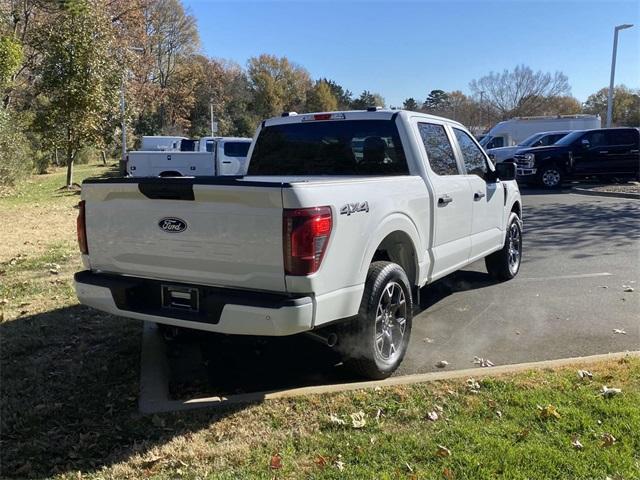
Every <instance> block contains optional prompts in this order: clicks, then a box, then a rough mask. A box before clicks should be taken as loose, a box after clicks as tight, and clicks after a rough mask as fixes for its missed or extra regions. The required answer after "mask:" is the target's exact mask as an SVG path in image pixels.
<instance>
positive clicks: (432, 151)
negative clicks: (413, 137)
mask: <svg viewBox="0 0 640 480" xmlns="http://www.w3.org/2000/svg"><path fill="white" fill-rule="evenodd" d="M418 130H419V131H420V137H422V143H424V149H425V150H426V151H427V157H428V159H429V165H430V166H431V170H433V172H434V173H435V174H437V175H459V174H460V172H459V171H458V164H457V163H456V157H455V155H454V154H453V148H452V147H451V142H449V137H447V132H446V131H445V130H444V126H442V125H436V124H434V123H418Z"/></svg>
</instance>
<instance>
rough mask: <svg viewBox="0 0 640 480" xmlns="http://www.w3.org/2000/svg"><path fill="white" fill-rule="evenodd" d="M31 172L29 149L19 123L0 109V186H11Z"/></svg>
mask: <svg viewBox="0 0 640 480" xmlns="http://www.w3.org/2000/svg"><path fill="white" fill-rule="evenodd" d="M32 170H33V160H32V156H31V149H30V148H29V142H28V140H27V137H26V136H25V135H24V133H23V132H22V129H21V126H20V122H19V121H18V119H17V118H15V115H13V114H11V113H10V112H8V111H7V110H3V109H1V108H0V185H13V184H14V183H15V182H16V180H18V179H19V178H21V177H23V176H25V175H28V174H29V173H31V171H32Z"/></svg>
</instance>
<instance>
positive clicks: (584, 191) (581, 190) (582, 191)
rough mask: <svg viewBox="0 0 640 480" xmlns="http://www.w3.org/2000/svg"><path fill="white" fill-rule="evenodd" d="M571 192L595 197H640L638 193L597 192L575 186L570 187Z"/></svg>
mask: <svg viewBox="0 0 640 480" xmlns="http://www.w3.org/2000/svg"><path fill="white" fill-rule="evenodd" d="M571 193H577V194H579V195H593V196H596V197H615V198H637V199H640V193H629V192H599V191H597V190H592V189H590V188H577V187H572V188H571Z"/></svg>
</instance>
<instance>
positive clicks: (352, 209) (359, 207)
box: [340, 202, 369, 215]
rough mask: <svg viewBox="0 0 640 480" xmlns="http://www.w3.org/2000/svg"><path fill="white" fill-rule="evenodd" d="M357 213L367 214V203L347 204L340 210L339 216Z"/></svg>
mask: <svg viewBox="0 0 640 480" xmlns="http://www.w3.org/2000/svg"><path fill="white" fill-rule="evenodd" d="M358 212H369V202H356V203H347V204H346V205H343V206H342V207H341V208H340V215H351V214H352V213H358Z"/></svg>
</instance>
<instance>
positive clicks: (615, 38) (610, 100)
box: [607, 23, 633, 127]
mask: <svg viewBox="0 0 640 480" xmlns="http://www.w3.org/2000/svg"><path fill="white" fill-rule="evenodd" d="M631 27H633V25H632V24H630V23H625V24H624V25H617V26H616V28H614V29H613V53H612V54H611V81H610V82H609V95H608V98H607V127H610V126H611V117H612V116H613V83H614V78H615V75H616V53H617V50H618V32H619V31H620V30H624V29H625V28H631Z"/></svg>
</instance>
